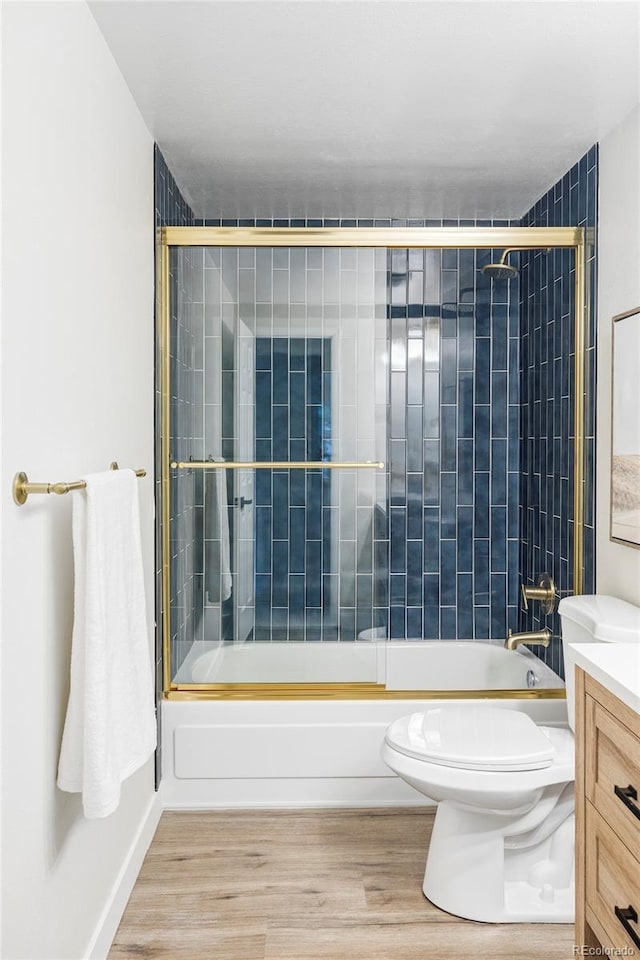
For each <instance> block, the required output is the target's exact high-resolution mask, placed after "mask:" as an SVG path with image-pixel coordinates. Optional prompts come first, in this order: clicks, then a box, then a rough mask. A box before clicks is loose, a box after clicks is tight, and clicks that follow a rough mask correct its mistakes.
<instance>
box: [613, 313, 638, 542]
mask: <svg viewBox="0 0 640 960" xmlns="http://www.w3.org/2000/svg"><path fill="white" fill-rule="evenodd" d="M610 503H611V526H610V537H611V540H613V541H615V542H616V543H623V544H625V545H626V546H630V547H635V549H637V550H640V307H635V308H634V309H633V310H627V311H626V312H625V313H619V314H617V315H616V316H614V317H613V318H612V347H611V496H610Z"/></svg>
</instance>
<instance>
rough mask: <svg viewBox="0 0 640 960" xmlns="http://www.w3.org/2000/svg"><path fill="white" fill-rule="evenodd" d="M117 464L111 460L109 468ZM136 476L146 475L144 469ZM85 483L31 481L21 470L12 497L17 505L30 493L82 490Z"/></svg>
mask: <svg viewBox="0 0 640 960" xmlns="http://www.w3.org/2000/svg"><path fill="white" fill-rule="evenodd" d="M117 469H118V464H117V463H116V462H115V460H114V461H113V463H112V464H111V470H117ZM135 474H136V477H146V475H147V471H146V470H136V471H135ZM85 487H86V483H85V482H84V480H70V481H69V482H68V483H64V482H62V481H59V482H58V483H33V482H32V481H30V480H29V477H28V476H27V475H26V473H23V472H22V471H21V472H20V473H16V475H15V477H14V478H13V486H12V492H13V499H14V502H15V503H17V504H18V506H19V507H21V506H22V504H23V503H26V502H27V497H28V496H29V494H30V493H58V494H63V493H70V492H71V490H84V488H85Z"/></svg>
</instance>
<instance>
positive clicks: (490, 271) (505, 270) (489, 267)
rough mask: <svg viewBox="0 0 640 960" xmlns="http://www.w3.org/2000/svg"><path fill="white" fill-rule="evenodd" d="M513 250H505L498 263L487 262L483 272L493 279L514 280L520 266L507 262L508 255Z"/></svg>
mask: <svg viewBox="0 0 640 960" xmlns="http://www.w3.org/2000/svg"><path fill="white" fill-rule="evenodd" d="M511 252H512V251H511V250H505V251H504V253H503V254H502V256H501V257H500V260H499V261H498V263H485V265H484V267H483V268H482V272H483V273H484V274H485V275H486V276H487V277H489V278H490V279H491V280H513V278H514V277H517V276H518V268H517V267H512V266H511V264H510V263H507V256H508V255H509V254H510V253H511Z"/></svg>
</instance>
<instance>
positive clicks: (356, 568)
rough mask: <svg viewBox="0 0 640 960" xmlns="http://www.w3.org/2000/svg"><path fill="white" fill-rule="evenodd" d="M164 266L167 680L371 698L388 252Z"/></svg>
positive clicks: (383, 505) (193, 258)
mask: <svg viewBox="0 0 640 960" xmlns="http://www.w3.org/2000/svg"><path fill="white" fill-rule="evenodd" d="M171 266H172V278H173V284H172V345H171V357H172V372H171V384H172V391H171V393H172V406H171V458H172V462H174V463H175V464H176V466H175V468H174V469H173V470H172V474H171V491H172V510H173V513H172V519H171V529H172V538H173V539H172V543H173V544H174V547H175V549H174V550H173V551H172V553H173V555H174V556H173V560H172V584H171V587H172V609H173V610H174V616H173V623H172V638H171V640H172V655H173V680H174V682H176V683H179V684H190V683H212V684H229V683H233V684H236V683H240V684H243V683H245V684H254V683H326V682H332V683H335V682H338V683H339V682H346V683H376V682H379V680H380V669H379V665H380V663H382V664H383V665H384V658H383V657H382V658H381V657H380V656H379V651H378V650H377V648H376V646H375V644H374V643H372V641H373V640H374V639H376V638H380V637H384V636H386V633H387V627H388V619H387V618H388V552H389V542H388V529H389V524H388V504H387V474H386V468H385V463H386V459H387V398H388V379H389V376H388V370H389V342H388V336H387V326H388V323H387V252H386V250H373V249H363V250H355V249H336V248H331V249H324V250H323V249H319V248H309V249H304V248H292V249H286V248H273V249H269V248H256V249H253V248H238V249H236V248H209V247H207V248H189V249H188V250H187V251H182V250H180V251H177V252H176V251H174V252H173V260H172V264H171ZM245 465H246V466H245ZM356 641H358V642H356Z"/></svg>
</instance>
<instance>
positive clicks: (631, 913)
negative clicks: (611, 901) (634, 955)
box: [613, 904, 640, 947]
mask: <svg viewBox="0 0 640 960" xmlns="http://www.w3.org/2000/svg"><path fill="white" fill-rule="evenodd" d="M613 909H614V911H615V914H616V917H617V918H618V920H619V921H620V923H621V924H622V926H623V927H624V929H625V930H626V932H627V933H628V934H629V936H630V937H631V939H632V940H633V942H634V943H635V945H636V947H640V937H639V936H638V934H637V933H636V931H635V930H634V929H633V928H632V926H631V924H632V923H637V922H638V914H637V913H636V911H635V910H634V909H633V907H632V906H631V904H629V906H628V907H627V908H626V909H623V908H622V907H614V908H613ZM629 921H631V922H629Z"/></svg>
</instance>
